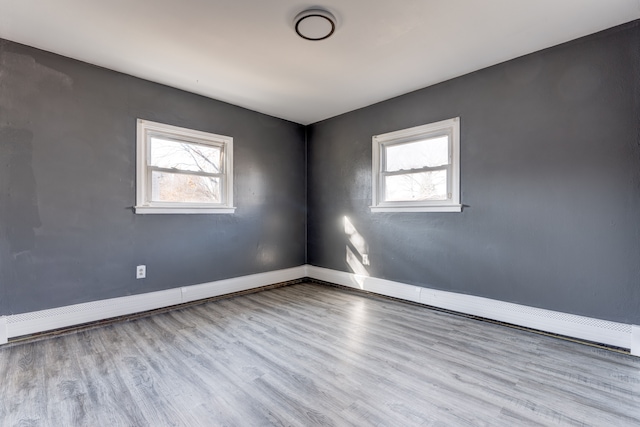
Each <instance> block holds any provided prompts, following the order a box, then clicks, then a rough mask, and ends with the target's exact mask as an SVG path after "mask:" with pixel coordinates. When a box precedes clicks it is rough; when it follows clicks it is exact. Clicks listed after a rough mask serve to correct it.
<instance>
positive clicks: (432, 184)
mask: <svg viewBox="0 0 640 427" xmlns="http://www.w3.org/2000/svg"><path fill="white" fill-rule="evenodd" d="M372 172H373V176H372V187H373V196H372V202H373V203H372V206H371V211H372V212H402V211H405V212H460V211H461V210H462V205H461V204H460V118H459V117H456V118H454V119H450V120H443V121H441V122H437V123H431V124H428V125H423V126H417V127H413V128H410V129H403V130H399V131H396V132H390V133H385V134H382V135H376V136H374V137H373V165H372Z"/></svg>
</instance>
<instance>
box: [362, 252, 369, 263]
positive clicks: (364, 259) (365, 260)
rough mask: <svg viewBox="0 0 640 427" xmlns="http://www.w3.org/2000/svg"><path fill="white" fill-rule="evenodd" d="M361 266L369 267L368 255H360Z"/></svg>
mask: <svg viewBox="0 0 640 427" xmlns="http://www.w3.org/2000/svg"><path fill="white" fill-rule="evenodd" d="M362 265H369V254H362Z"/></svg>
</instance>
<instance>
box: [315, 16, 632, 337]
mask: <svg viewBox="0 0 640 427" xmlns="http://www.w3.org/2000/svg"><path fill="white" fill-rule="evenodd" d="M639 52H640V33H639V27H638V22H634V23H632V24H627V25H624V26H621V27H617V28H614V29H610V30H608V31H606V32H603V33H599V34H595V35H592V36H589V37H586V38H583V39H579V40H576V41H572V42H570V43H567V44H564V45H561V46H557V47H554V48H551V49H548V50H545V51H542V52H538V53H534V54H531V55H528V56H525V57H522V58H518V59H516V60H513V61H510V62H507V63H503V64H500V65H497V66H494V67H491V68H488V69H484V70H481V71H478V72H475V73H472V74H469V75H465V76H462V77H459V78H456V79H453V80H450V81H447V82H444V83H442V84H438V85H435V86H432V87H429V88H426V89H423V90H420V91H417V92H413V93H410V94H407V95H404V96H401V97H398V98H394V99H391V100H388V101H385V102H382V103H380V104H376V105H373V106H370V107H367V108H364V109H361V110H357V111H354V112H351V113H347V114H344V115H341V116H338V117H335V118H332V119H329V120H326V121H323V122H319V123H316V124H314V125H311V126H310V127H308V133H307V138H308V153H307V155H308V182H309V183H308V228H307V233H308V247H307V251H308V262H309V263H310V264H312V265H316V266H321V267H326V268H332V269H336V270H341V271H351V269H350V268H349V266H348V265H347V263H346V261H345V259H346V257H345V252H346V249H347V247H348V246H349V243H348V242H347V239H346V236H345V234H344V226H343V217H344V216H347V217H348V218H349V219H350V221H351V222H352V223H353V225H354V226H355V228H356V229H357V230H358V231H359V233H360V234H361V235H362V236H363V237H364V239H365V240H366V243H367V246H368V253H369V258H370V260H371V265H370V266H367V267H366V268H367V271H368V273H369V274H371V275H372V276H375V277H379V278H384V279H390V280H395V281H399V282H404V283H409V284H414V285H419V286H425V287H430V288H435V289H442V290H447V291H453V292H459V293H463V294H472V295H478V296H484V297H489V298H495V299H498V300H503V301H510V302H515V303H520V304H526V305H530V306H535V307H542V308H547V309H552V310H559V311H564V312H569V313H574V314H580V315H587V316H593V317H596V318H602V319H609V320H613V321H620V322H627V323H634V324H640V145H639V143H640V140H639V126H638V124H639V123H638V119H639V117H640V115H639V113H640V111H639V100H640V91H639V88H638V76H639V75H640V74H639V71H640V70H639ZM456 116H460V117H461V170H462V172H461V174H462V175H461V180H462V187H461V188H462V203H463V204H464V205H465V208H464V212H462V213H376V214H372V213H371V212H370V210H369V205H370V203H371V137H372V136H373V135H376V134H379V133H384V132H389V131H394V130H398V129H403V128H407V127H411V126H416V125H422V124H426V123H430V122H434V121H438V120H442V119H448V118H452V117H456Z"/></svg>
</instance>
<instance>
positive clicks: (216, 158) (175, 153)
mask: <svg viewBox="0 0 640 427" xmlns="http://www.w3.org/2000/svg"><path fill="white" fill-rule="evenodd" d="M220 160H221V150H220V148H219V147H214V146H207V145H198V144H189V143H187V142H178V141H171V140H167V139H161V138H151V166H157V167H160V168H167V169H181V170H185V171H192V172H208V173H220V172H221V171H220Z"/></svg>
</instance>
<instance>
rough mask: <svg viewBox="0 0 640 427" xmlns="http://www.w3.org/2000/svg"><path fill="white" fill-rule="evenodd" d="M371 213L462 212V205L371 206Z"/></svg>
mask: <svg viewBox="0 0 640 427" xmlns="http://www.w3.org/2000/svg"><path fill="white" fill-rule="evenodd" d="M371 212H462V205H440V206H437V205H431V206H371Z"/></svg>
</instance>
